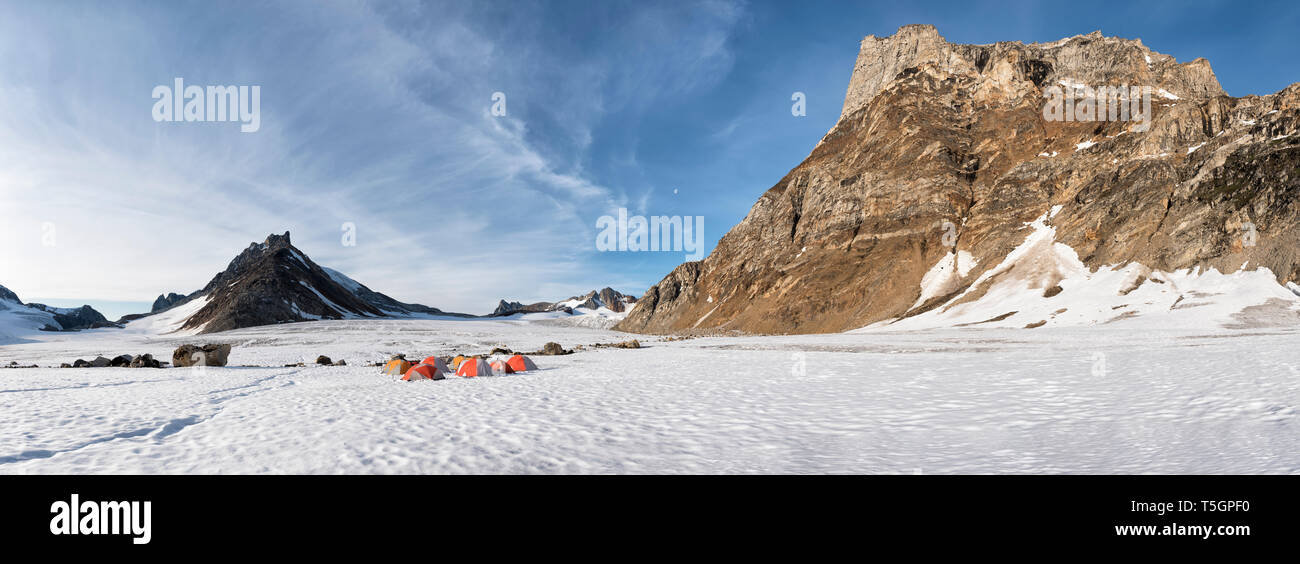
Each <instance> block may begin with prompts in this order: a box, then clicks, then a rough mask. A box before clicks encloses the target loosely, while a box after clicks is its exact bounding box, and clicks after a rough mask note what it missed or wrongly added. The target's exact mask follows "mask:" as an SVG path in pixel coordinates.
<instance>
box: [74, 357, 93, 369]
mask: <svg viewBox="0 0 1300 564" xmlns="http://www.w3.org/2000/svg"><path fill="white" fill-rule="evenodd" d="M90 366H91V364H90V361H88V360H86V359H84V358H78V359H77V360H75V361H73V362H72V367H73V368H90Z"/></svg>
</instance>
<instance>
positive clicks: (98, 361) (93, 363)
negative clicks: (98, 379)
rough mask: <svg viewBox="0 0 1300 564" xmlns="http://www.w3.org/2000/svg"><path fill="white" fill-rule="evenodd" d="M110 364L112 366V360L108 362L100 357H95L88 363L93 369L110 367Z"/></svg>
mask: <svg viewBox="0 0 1300 564" xmlns="http://www.w3.org/2000/svg"><path fill="white" fill-rule="evenodd" d="M111 364H113V361H112V360H109V359H107V358H104V357H102V356H97V357H95V360H92V361H90V365H91V366H93V367H95V368H103V367H105V366H108V365H111Z"/></svg>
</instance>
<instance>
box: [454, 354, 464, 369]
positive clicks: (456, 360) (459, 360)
mask: <svg viewBox="0 0 1300 564" xmlns="http://www.w3.org/2000/svg"><path fill="white" fill-rule="evenodd" d="M462 362H465V357H463V356H461V355H456V358H453V359H451V367H452V368H455V369H458V370H459V369H460V363H462Z"/></svg>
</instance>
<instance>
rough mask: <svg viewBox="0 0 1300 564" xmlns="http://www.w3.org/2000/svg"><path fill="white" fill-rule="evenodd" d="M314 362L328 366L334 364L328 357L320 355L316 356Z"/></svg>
mask: <svg viewBox="0 0 1300 564" xmlns="http://www.w3.org/2000/svg"><path fill="white" fill-rule="evenodd" d="M316 364H320V365H323V366H329V365H331V364H334V361H332V360H330V357H328V356H325V355H320V356H318V357H316Z"/></svg>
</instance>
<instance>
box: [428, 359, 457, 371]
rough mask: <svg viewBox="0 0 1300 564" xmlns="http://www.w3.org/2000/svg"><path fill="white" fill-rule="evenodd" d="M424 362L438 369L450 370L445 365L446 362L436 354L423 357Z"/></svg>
mask: <svg viewBox="0 0 1300 564" xmlns="http://www.w3.org/2000/svg"><path fill="white" fill-rule="evenodd" d="M424 364H427V365H429V366H433V367H436V368H437V369H438V370H441V371H443V372H451V369H450V368H448V367H447V363H446V362H443V360H442V359H441V358H438V357H436V356H431V357H429V358H426V359H424Z"/></svg>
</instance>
